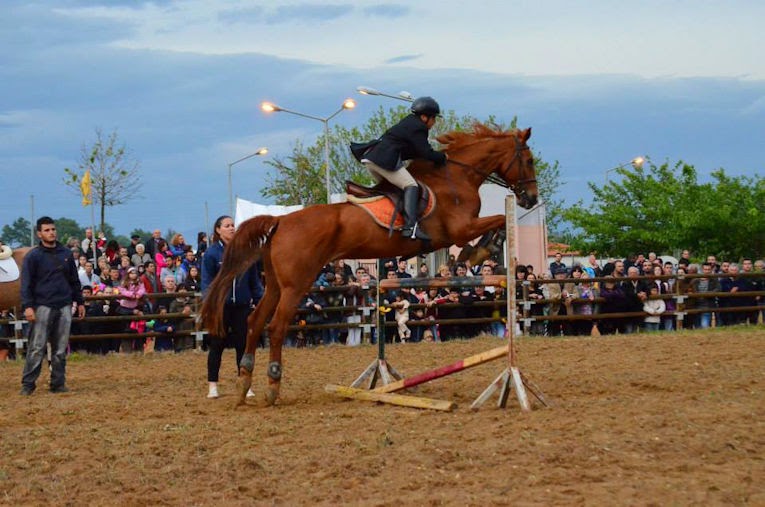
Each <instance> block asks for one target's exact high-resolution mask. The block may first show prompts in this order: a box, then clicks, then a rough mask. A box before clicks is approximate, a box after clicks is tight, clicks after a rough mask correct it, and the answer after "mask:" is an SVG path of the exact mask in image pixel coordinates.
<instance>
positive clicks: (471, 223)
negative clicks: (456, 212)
mask: <svg viewBox="0 0 765 507" xmlns="http://www.w3.org/2000/svg"><path fill="white" fill-rule="evenodd" d="M452 225H456V226H457V228H456V229H455V230H454V231H453V233H452V238H453V239H454V244H455V245H457V246H460V247H461V246H464V245H465V244H467V242H468V241H471V240H474V239H475V238H477V237H479V236H482V235H484V234H485V233H487V232H489V231H493V230H495V229H499V228H500V227H503V228H504V227H505V215H493V216H490V217H481V218H478V217H475V218H472V219H470V220H468V221H466V222H463V223H460V224H452Z"/></svg>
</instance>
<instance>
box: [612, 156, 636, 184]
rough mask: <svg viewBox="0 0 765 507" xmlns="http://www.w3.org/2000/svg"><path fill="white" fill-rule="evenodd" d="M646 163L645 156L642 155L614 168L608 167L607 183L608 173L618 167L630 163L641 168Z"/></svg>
mask: <svg viewBox="0 0 765 507" xmlns="http://www.w3.org/2000/svg"><path fill="white" fill-rule="evenodd" d="M644 163H645V157H642V156H641V157H635V158H633V159H632V160H630V161H629V162H625V163H623V164H622V165H619V166H616V167H614V168H612V169H608V170H607V171H606V183H608V173H610V172H613V171H616V170H617V169H621V168H623V167H627V166H628V165H631V166H632V167H634V168H635V169H640V168H641V167H643V164H644Z"/></svg>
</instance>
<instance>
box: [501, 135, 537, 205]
mask: <svg viewBox="0 0 765 507" xmlns="http://www.w3.org/2000/svg"><path fill="white" fill-rule="evenodd" d="M512 137H513V139H514V140H515V155H513V157H512V158H511V159H510V161H509V162H508V164H507V165H506V166H505V167H504V169H502V170H501V171H495V172H496V173H497V174H498V175H499V177H500V178H502V181H504V182H505V183H507V184H508V185H509V186H510V188H511V189H513V192H515V195H516V197H517V198H518V204H520V205H521V207H523V208H526V209H530V208H532V207H533V206H534V205H535V204H536V203H537V199H538V198H539V189H538V188H537V173H536V170H535V169H534V155H533V154H532V153H531V149H530V148H529V146H528V144H526V142H527V141H528V140H529V137H531V128H530V127H529V128H527V129H525V130H518V131H516V132H514V133H513V134H512Z"/></svg>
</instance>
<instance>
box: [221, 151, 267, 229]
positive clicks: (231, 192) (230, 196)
mask: <svg viewBox="0 0 765 507" xmlns="http://www.w3.org/2000/svg"><path fill="white" fill-rule="evenodd" d="M266 153H268V148H260V149H259V150H258V151H256V152H255V153H250V154H249V155H247V156H246V157H242V158H240V159H239V160H234V161H233V162H231V163H229V164H228V209H229V213H230V214H231V216H232V217H233V216H234V188H233V185H232V184H231V168H232V167H233V166H234V165H236V164H238V163H239V162H244V161H245V160H247V159H248V158H252V157H255V156H258V155H265V154H266Z"/></svg>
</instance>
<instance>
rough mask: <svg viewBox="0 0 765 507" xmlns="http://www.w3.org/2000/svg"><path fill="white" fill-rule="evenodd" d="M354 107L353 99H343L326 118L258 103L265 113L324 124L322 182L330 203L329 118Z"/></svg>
mask: <svg viewBox="0 0 765 507" xmlns="http://www.w3.org/2000/svg"><path fill="white" fill-rule="evenodd" d="M354 107H356V101H355V100H353V99H345V101H344V102H343V105H342V106H340V109H338V110H337V111H335V112H334V113H332V114H331V115H329V116H327V117H326V118H321V117H319V116H312V115H310V114H305V113H299V112H297V111H292V110H290V109H285V108H283V107H280V106H277V105H276V104H273V103H271V102H263V103H262V104H261V105H260V108H261V109H262V110H263V111H265V112H266V113H290V114H294V115H296V116H302V117H303V118H308V119H309V120H316V121H320V122H322V123H323V124H324V180H325V181H324V182H325V184H326V186H327V204H331V203H332V187H331V182H330V171H329V120H331V119H332V118H334V117H335V116H337V115H338V114H340V113H342V112H343V111H345V110H346V109H353V108H354Z"/></svg>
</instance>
